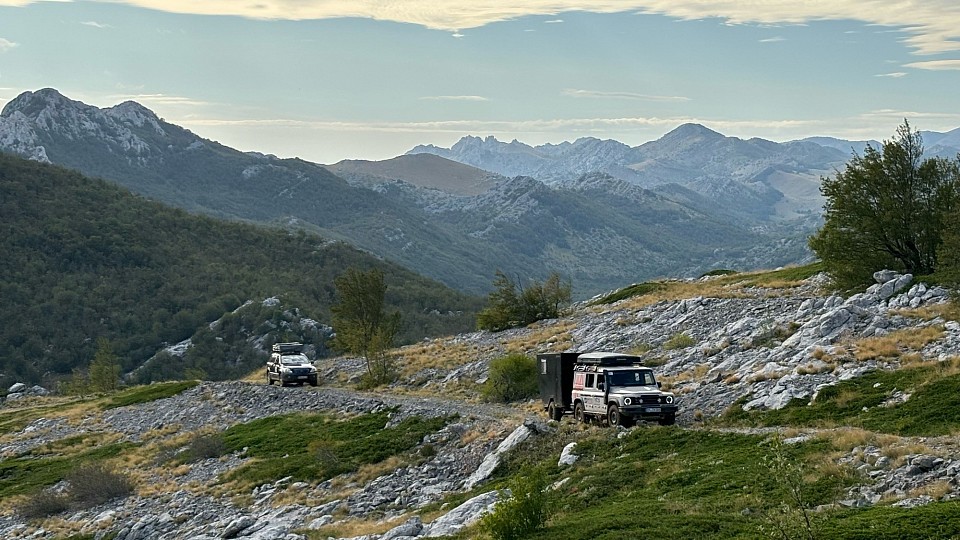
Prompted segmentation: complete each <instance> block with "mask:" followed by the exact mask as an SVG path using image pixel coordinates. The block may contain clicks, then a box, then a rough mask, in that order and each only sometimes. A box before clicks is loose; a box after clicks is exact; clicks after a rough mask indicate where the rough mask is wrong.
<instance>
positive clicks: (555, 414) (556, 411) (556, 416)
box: [547, 401, 563, 422]
mask: <svg viewBox="0 0 960 540" xmlns="http://www.w3.org/2000/svg"><path fill="white" fill-rule="evenodd" d="M547 416H549V417H550V419H551V420H556V421H557V422H559V421H560V419H562V418H563V409H561V408H559V407H557V403H556V402H555V401H550V404H549V405H547Z"/></svg>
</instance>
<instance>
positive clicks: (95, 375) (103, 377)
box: [90, 338, 120, 392]
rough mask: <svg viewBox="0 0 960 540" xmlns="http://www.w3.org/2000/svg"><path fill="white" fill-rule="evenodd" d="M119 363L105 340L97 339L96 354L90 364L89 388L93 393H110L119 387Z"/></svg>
mask: <svg viewBox="0 0 960 540" xmlns="http://www.w3.org/2000/svg"><path fill="white" fill-rule="evenodd" d="M119 381H120V362H119V361H118V360H117V356H116V355H115V354H113V347H111V346H110V341H109V340H107V338H99V339H97V352H96V353H95V354H94V355H93V362H91V363H90V388H91V389H92V390H93V391H94V392H112V391H114V390H116V389H117V388H118V387H119V386H120V382H119Z"/></svg>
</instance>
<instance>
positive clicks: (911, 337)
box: [852, 324, 944, 362]
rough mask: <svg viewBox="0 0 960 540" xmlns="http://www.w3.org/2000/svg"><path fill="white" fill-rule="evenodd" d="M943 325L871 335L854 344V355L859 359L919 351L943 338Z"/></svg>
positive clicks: (893, 356)
mask: <svg viewBox="0 0 960 540" xmlns="http://www.w3.org/2000/svg"><path fill="white" fill-rule="evenodd" d="M943 336H944V328H943V326H942V325H939V324H938V325H933V326H925V327H922V328H905V329H903V330H897V331H896V332H891V333H889V334H887V335H885V336H878V337H869V338H865V339H861V340H858V341H856V342H854V343H853V344H852V346H853V348H854V349H855V352H854V357H855V358H856V359H857V360H859V361H861V362H862V361H865V360H873V359H877V358H887V359H894V358H899V357H900V356H901V355H903V354H904V353H905V352H908V351H918V350H920V349H922V348H923V347H925V346H926V345H928V344H930V343H932V342H934V341H937V340H939V339H943Z"/></svg>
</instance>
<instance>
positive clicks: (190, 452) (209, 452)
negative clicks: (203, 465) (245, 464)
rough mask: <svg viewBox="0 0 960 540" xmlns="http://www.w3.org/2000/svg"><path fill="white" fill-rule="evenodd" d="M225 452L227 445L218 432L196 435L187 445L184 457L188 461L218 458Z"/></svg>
mask: <svg viewBox="0 0 960 540" xmlns="http://www.w3.org/2000/svg"><path fill="white" fill-rule="evenodd" d="M226 453H227V445H226V443H224V442H223V436H222V435H219V434H206V435H197V436H196V437H194V438H193V439H191V440H190V444H189V445H188V446H187V451H186V459H187V461H188V462H189V463H193V462H195V461H200V460H203V459H209V458H218V457H220V456H222V455H224V454H226Z"/></svg>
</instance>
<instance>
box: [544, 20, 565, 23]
mask: <svg viewBox="0 0 960 540" xmlns="http://www.w3.org/2000/svg"><path fill="white" fill-rule="evenodd" d="M562 22H563V19H550V20H549V21H543V24H560V23H562Z"/></svg>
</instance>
